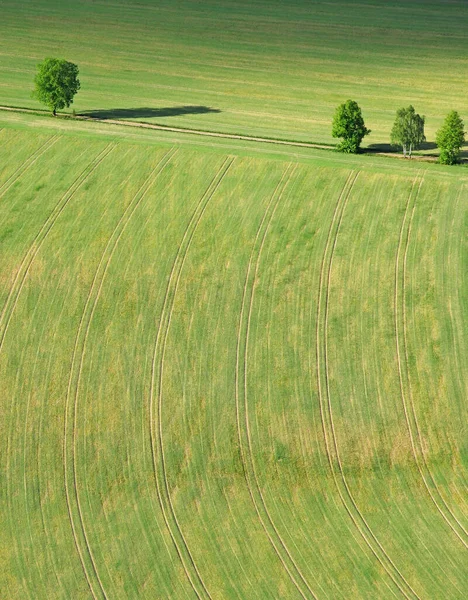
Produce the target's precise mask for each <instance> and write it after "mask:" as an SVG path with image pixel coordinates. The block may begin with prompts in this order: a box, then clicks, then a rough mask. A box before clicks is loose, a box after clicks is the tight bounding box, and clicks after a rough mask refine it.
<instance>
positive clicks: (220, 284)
mask: <svg viewBox="0 0 468 600" xmlns="http://www.w3.org/2000/svg"><path fill="white" fill-rule="evenodd" d="M17 118H19V117H17ZM28 119H29V120H28ZM37 121H40V119H37ZM43 122H44V123H45V124H46V127H50V121H49V120H47V119H46V120H44V119H43ZM55 123H57V126H58V127H57V129H56V130H48V129H46V128H41V127H40V126H38V123H33V122H31V121H30V118H29V117H24V123H23V127H19V123H18V122H16V121H13V122H4V123H3V125H5V128H4V129H3V130H2V131H0V203H1V213H0V216H1V223H0V240H1V249H2V252H1V257H0V258H1V262H0V303H1V306H2V312H1V316H0V380H1V382H2V386H1V390H2V391H1V419H0V428H1V429H0V440H1V464H2V471H1V473H2V479H1V488H0V489H1V492H0V493H1V515H2V518H1V520H0V540H1V541H0V589H1V590H2V597H5V598H8V599H16V598H21V599H23V598H47V599H51V598H63V599H67V598H74V599H75V598H93V597H94V598H174V599H179V598H204V599H206V598H213V599H215V598H219V599H226V598H246V599H247V598H248V599H250V598H307V599H309V598H317V599H322V598H369V599H375V598H395V597H397V598H411V599H413V598H421V599H422V598H427V599H431V600H432V599H438V598H440V599H442V598H444V599H446V598H450V599H452V598H460V599H462V598H465V597H466V591H467V578H468V562H467V560H466V552H467V544H468V536H467V529H468V523H467V518H466V515H467V497H466V473H467V470H466V469H467V466H468V464H467V463H468V454H467V445H466V439H467V438H466V426H465V424H466V417H467V415H466V400H465V399H466V393H467V387H468V375H467V371H466V368H465V365H466V364H467V360H468V347H467V343H466V337H465V335H464V323H466V320H467V318H468V303H467V300H466V298H467V291H468V290H467V279H466V273H467V261H468V246H467V240H466V227H467V224H468V205H467V202H466V198H467V195H466V190H467V185H468V179H467V178H466V176H465V177H461V176H460V172H459V170H455V171H453V170H451V169H449V168H442V167H430V168H429V169H427V168H426V170H421V169H420V167H419V166H418V165H416V164H414V165H413V164H410V163H409V162H406V163H403V167H404V168H403V167H400V164H402V163H400V162H399V161H398V162H396V161H392V160H390V159H382V158H381V159H379V160H377V159H375V161H373V162H372V161H370V160H366V159H365V158H352V157H350V158H349V159H348V158H346V157H337V156H336V155H333V154H330V153H327V152H319V151H315V153H314V152H312V151H310V153H309V154H310V156H304V157H303V158H297V157H296V158H294V159H293V160H291V159H290V160H286V157H285V156H281V157H278V158H277V159H276V160H275V159H274V158H273V157H268V156H267V157H266V158H265V157H262V156H259V153H258V152H257V151H255V147H253V149H252V150H251V151H250V152H248V151H247V150H246V149H245V148H244V147H243V146H242V145H241V144H239V148H235V147H231V148H230V149H229V150H226V151H223V150H222V149H220V148H215V149H208V148H205V149H204V148H202V147H199V146H197V138H195V136H186V137H185V138H181V139H179V140H177V141H176V142H175V143H174V142H172V141H170V139H169V136H166V137H167V138H168V139H167V140H166V142H164V136H163V135H162V134H161V136H160V140H159V141H157V142H154V141H153V143H152V144H149V143H148V142H147V141H145V139H144V137H143V139H141V140H138V143H137V141H134V142H131V141H129V140H124V139H122V137H121V136H119V135H115V136H114V137H112V135H110V133H109V135H107V136H102V135H100V134H98V133H96V132H93V125H91V124H90V125H85V124H79V123H70V124H68V125H67V124H66V125H67V127H68V128H69V129H68V130H65V131H63V130H61V129H60V126H62V123H61V122H55ZM73 127H74V128H75V129H76V131H75V132H73V131H72V129H70V128H73ZM25 128H29V129H25ZM86 128H87V129H86ZM109 131H114V129H113V128H111V127H109ZM115 131H116V132H118V131H119V130H118V129H117V128H116V129H115ZM145 135H147V134H146V133H142V136H145ZM340 158H341V160H342V161H343V162H339V161H338V160H337V159H340Z"/></svg>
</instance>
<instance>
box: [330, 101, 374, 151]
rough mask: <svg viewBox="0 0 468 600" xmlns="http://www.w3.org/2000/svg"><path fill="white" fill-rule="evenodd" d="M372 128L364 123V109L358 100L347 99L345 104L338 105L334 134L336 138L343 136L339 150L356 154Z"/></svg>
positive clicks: (334, 121) (334, 120)
mask: <svg viewBox="0 0 468 600" xmlns="http://www.w3.org/2000/svg"><path fill="white" fill-rule="evenodd" d="M369 133H370V129H367V128H366V126H365V124H364V118H363V116H362V111H361V109H360V108H359V106H358V104H357V102H355V101H354V100H347V101H346V102H345V103H344V104H341V105H340V106H338V108H337V109H336V112H335V117H334V119H333V129H332V135H333V137H335V138H342V139H343V141H342V142H340V144H338V150H340V151H341V152H348V153H351V154H356V153H357V152H359V147H360V145H361V142H362V140H363V138H364V136H366V135H369Z"/></svg>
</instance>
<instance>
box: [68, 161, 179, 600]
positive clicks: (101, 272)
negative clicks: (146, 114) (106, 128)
mask: <svg viewBox="0 0 468 600" xmlns="http://www.w3.org/2000/svg"><path fill="white" fill-rule="evenodd" d="M174 154H175V151H174V150H170V151H169V152H167V153H166V154H165V155H164V157H163V158H162V159H161V160H160V161H159V163H158V164H157V165H156V167H155V168H154V169H153V171H152V172H151V174H150V175H149V177H148V178H147V179H146V181H145V182H144V183H143V185H142V186H141V187H140V189H139V190H138V192H137V193H136V194H135V196H134V197H133V199H132V201H131V202H130V204H129V205H128V206H127V208H126V209H125V211H124V213H123V215H122V216H121V217H120V220H119V222H118V223H117V225H116V226H115V228H114V231H113V232H112V234H111V236H110V238H109V240H108V242H107V244H106V247H105V249H104V252H103V254H102V256H101V259H100V261H99V264H98V267H97V269H96V273H95V275H94V279H93V282H92V285H91V288H90V290H89V293H88V297H87V299H86V303H85V306H84V309H83V313H82V316H81V320H80V324H79V327H78V331H77V334H76V338H75V345H74V350H73V356H72V361H71V365H70V377H69V381H68V389H67V396H66V401H65V419H64V440H63V462H64V483H65V494H66V499H67V508H68V516H69V519H70V525H71V528H72V532H73V538H74V541H75V546H76V549H77V552H78V555H79V557H80V561H81V565H82V568H83V572H84V575H85V577H86V581H87V583H88V586H89V589H90V591H91V594H92V596H93V598H95V599H97V597H98V596H97V595H96V592H95V590H94V587H93V585H92V583H91V577H90V574H89V573H88V569H87V567H86V561H85V559H84V556H83V552H82V549H81V547H80V542H79V541H78V537H79V535H78V533H77V527H76V525H75V520H74V517H73V508H72V501H71V493H70V487H69V482H68V480H69V478H70V474H69V466H68V460H67V458H68V457H67V455H68V454H69V453H71V460H72V473H71V478H72V485H73V492H74V502H75V503H76V510H77V512H78V521H79V527H80V533H81V536H82V538H83V541H84V546H85V549H86V550H85V551H86V553H87V557H88V558H89V561H90V563H91V566H92V572H93V574H94V577H95V578H96V580H97V582H98V585H99V589H100V594H99V596H101V597H104V598H105V599H106V600H107V595H106V592H105V589H104V586H103V584H102V581H101V579H100V577H99V573H98V570H97V566H96V562H95V560H94V556H93V553H92V550H91V546H90V543H89V540H88V536H87V533H86V529H85V525H84V517H83V512H82V509H81V503H80V498H79V492H78V489H79V485H78V474H77V469H76V429H77V420H78V410H77V409H78V394H79V385H80V378H81V372H82V368H83V362H84V354H85V350H86V341H87V338H88V333H89V327H90V324H91V321H92V318H93V315H94V311H95V308H96V305H97V302H98V300H99V296H100V293H101V289H102V286H103V283H104V279H105V276H106V274H107V270H108V267H109V265H110V262H111V260H112V257H113V254H114V252H115V249H116V247H117V244H118V242H119V240H120V238H121V237H122V234H123V232H124V231H125V228H126V226H127V225H128V223H129V221H130V219H131V217H132V216H133V214H134V212H135V210H136V209H137V208H138V206H139V204H140V203H141V201H142V200H143V198H144V197H145V196H146V194H147V193H148V191H149V190H150V188H151V186H152V185H153V183H154V181H155V179H156V178H157V177H158V175H159V174H160V173H161V171H162V170H163V169H164V167H165V166H166V164H167V163H168V162H169V160H170V159H171V158H172V157H173V155H174ZM72 397H73V402H71V398H72ZM70 405H72V416H73V420H72V432H71V433H72V447H71V449H70V450H69V449H68V446H69V442H68V435H69V434H68V429H69V425H68V421H69V412H70Z"/></svg>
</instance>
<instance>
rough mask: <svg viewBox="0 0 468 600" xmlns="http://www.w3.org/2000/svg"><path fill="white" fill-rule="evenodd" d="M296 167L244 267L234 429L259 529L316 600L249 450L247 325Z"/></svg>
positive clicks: (300, 589) (301, 588)
mask: <svg viewBox="0 0 468 600" xmlns="http://www.w3.org/2000/svg"><path fill="white" fill-rule="evenodd" d="M294 171H295V166H293V165H292V164H290V165H289V166H288V167H287V169H286V170H285V172H284V174H283V177H282V179H281V180H280V182H279V183H278V186H277V188H276V189H275V191H274V193H273V195H272V197H271V199H270V202H269V204H268V205H267V208H266V210H265V213H264V215H263V219H262V221H261V222H260V225H259V228H258V230H257V235H256V237H255V241H254V246H253V249H252V253H251V255H250V259H249V263H248V266H247V273H246V278H245V284H244V290H243V295H242V305H241V312H240V317H239V333H238V340H237V356H236V415H237V428H238V436H239V446H240V450H241V457H242V464H243V469H244V475H245V479H246V483H247V487H248V489H249V493H250V496H251V498H252V502H253V504H254V506H255V510H256V513H257V515H258V518H259V520H260V522H261V524H262V527H263V529H264V531H265V533H266V535H267V537H268V539H269V540H270V542H271V544H272V546H273V548H274V549H275V552H276V554H277V556H278V558H279V560H280V561H281V564H282V565H283V567H284V569H285V570H286V572H287V573H288V575H289V577H290V578H291V580H292V582H293V583H294V585H295V586H296V588H297V590H298V592H299V593H300V595H301V596H302V597H303V598H310V597H312V598H317V596H316V595H315V593H314V591H313V590H312V588H311V587H310V585H309V583H308V582H307V580H306V578H305V577H304V575H303V573H302V572H301V570H300V569H299V567H298V565H297V563H296V562H295V560H294V558H293V556H292V554H291V552H290V550H289V549H288V547H287V545H286V543H285V541H284V540H283V538H282V537H281V534H280V532H279V530H278V528H277V527H276V525H275V523H274V521H273V519H272V517H271V514H270V511H269V510H268V507H267V504H266V502H265V498H264V496H263V493H262V490H261V486H260V482H259V479H258V476H257V472H256V468H255V462H254V457H253V450H252V439H251V432H250V425H249V417H248V413H249V410H248V393H247V375H248V343H249V333H250V324H251V317H252V307H253V301H254V295H255V285H256V279H257V277H258V270H259V265H260V259H261V254H262V250H263V247H264V244H265V239H266V237H267V234H268V231H269V228H270V225H271V222H272V220H273V217H274V215H275V212H276V209H277V208H278V205H279V203H280V200H281V198H282V196H283V193H284V191H285V189H286V187H287V185H288V184H289V182H290V180H291V179H292V177H293V175H294Z"/></svg>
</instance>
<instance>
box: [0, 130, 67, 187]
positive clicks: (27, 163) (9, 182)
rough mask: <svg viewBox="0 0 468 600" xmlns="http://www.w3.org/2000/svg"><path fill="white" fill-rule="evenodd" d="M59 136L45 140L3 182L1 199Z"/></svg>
mask: <svg viewBox="0 0 468 600" xmlns="http://www.w3.org/2000/svg"><path fill="white" fill-rule="evenodd" d="M59 137H60V136H59V135H58V134H56V135H53V136H52V137H50V138H49V139H48V140H46V141H45V142H44V143H43V144H42V145H41V146H40V147H39V148H38V149H37V150H36V151H35V152H33V153H32V154H31V156H30V157H29V158H27V159H26V160H25V161H24V163H23V164H22V165H20V166H19V167H18V168H17V169H16V171H15V172H14V173H13V174H12V175H11V176H10V177H9V178H8V179H7V180H6V181H5V183H4V184H3V185H2V186H1V187H0V198H2V197H3V196H4V195H5V194H6V193H7V191H8V190H9V189H10V188H11V187H12V185H14V183H16V181H17V180H18V179H19V178H20V177H21V176H22V175H24V174H25V173H26V172H27V171H28V170H29V169H30V168H31V167H32V166H33V165H34V164H35V163H36V162H37V161H38V160H39V158H41V156H42V155H43V154H44V153H45V152H47V150H49V148H52V146H53V145H54V144H55V143H56V142H57V141H58V140H59Z"/></svg>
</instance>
